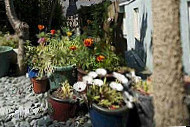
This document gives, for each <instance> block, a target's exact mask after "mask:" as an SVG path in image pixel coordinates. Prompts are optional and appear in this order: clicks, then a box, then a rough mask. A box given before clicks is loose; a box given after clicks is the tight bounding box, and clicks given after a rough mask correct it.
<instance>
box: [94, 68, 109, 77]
mask: <svg viewBox="0 0 190 127" xmlns="http://www.w3.org/2000/svg"><path fill="white" fill-rule="evenodd" d="M96 73H97V74H98V75H101V76H105V75H106V74H107V71H106V70H105V69H103V68H98V69H96Z"/></svg>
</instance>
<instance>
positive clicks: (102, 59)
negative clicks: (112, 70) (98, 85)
mask: <svg viewBox="0 0 190 127" xmlns="http://www.w3.org/2000/svg"><path fill="white" fill-rule="evenodd" d="M104 59H105V56H103V55H99V56H97V57H96V60H97V61H98V62H102V61H104Z"/></svg>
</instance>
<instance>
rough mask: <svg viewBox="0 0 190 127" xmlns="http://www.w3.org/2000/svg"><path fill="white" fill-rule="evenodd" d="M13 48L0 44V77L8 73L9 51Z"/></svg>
mask: <svg viewBox="0 0 190 127" xmlns="http://www.w3.org/2000/svg"><path fill="white" fill-rule="evenodd" d="M12 50H13V48H12V47H9V46H0V77H3V76H5V75H7V74H8V72H9V66H10V58H11V57H10V52H11V51H12Z"/></svg>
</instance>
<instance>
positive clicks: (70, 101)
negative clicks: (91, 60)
mask: <svg viewBox="0 0 190 127" xmlns="http://www.w3.org/2000/svg"><path fill="white" fill-rule="evenodd" d="M61 85H62V87H60V88H58V89H52V90H50V91H49V92H48V113H49V115H50V117H51V118H52V119H54V120H58V121H66V120H67V119H69V118H71V117H73V116H74V115H75V110H76V107H77V103H76V102H77V98H76V95H75V94H74V93H73V87H72V86H71V85H70V84H69V82H68V81H65V82H64V83H62V84H61Z"/></svg>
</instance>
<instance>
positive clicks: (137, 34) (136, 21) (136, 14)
mask: <svg viewBox="0 0 190 127" xmlns="http://www.w3.org/2000/svg"><path fill="white" fill-rule="evenodd" d="M133 16H134V17H133V23H134V24H133V26H134V37H135V38H136V39H137V40H140V27H139V8H134V10H133Z"/></svg>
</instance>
